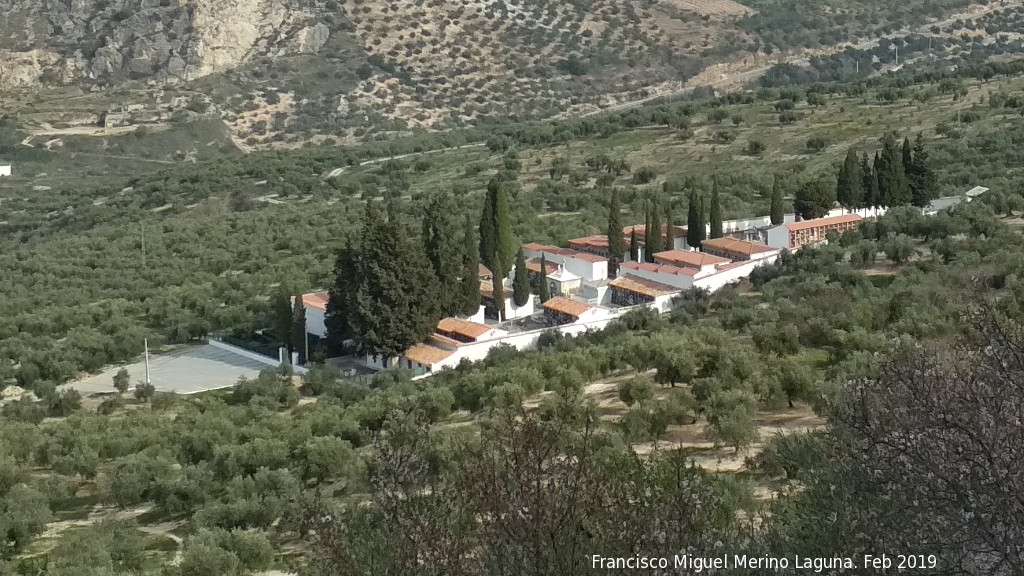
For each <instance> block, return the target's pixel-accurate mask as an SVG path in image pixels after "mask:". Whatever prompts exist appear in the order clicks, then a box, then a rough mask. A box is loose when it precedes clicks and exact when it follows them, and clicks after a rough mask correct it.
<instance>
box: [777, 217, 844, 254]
mask: <svg viewBox="0 0 1024 576" xmlns="http://www.w3.org/2000/svg"><path fill="white" fill-rule="evenodd" d="M863 220H864V219H863V218H862V217H861V216H860V215H858V214H845V215H843V216H830V217H825V218H816V219H814V220H804V221H802V222H793V223H792V224H782V225H781V226H776V227H774V228H771V229H770V230H768V234H767V236H768V238H767V240H768V242H767V244H768V245H769V246H771V247H772V248H778V249H779V250H799V249H800V248H802V247H804V246H811V245H814V244H817V243H819V242H823V241H824V240H825V236H826V235H827V234H828V233H829V232H835V233H837V234H843V233H844V232H846V231H848V230H853V229H854V228H856V227H857V226H859V225H860V223H861V222H862V221H863Z"/></svg>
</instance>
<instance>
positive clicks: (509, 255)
mask: <svg viewBox="0 0 1024 576" xmlns="http://www.w3.org/2000/svg"><path fill="white" fill-rule="evenodd" d="M505 188H506V185H504V184H499V185H498V191H497V193H496V194H495V197H494V265H495V266H496V267H497V270H495V269H493V268H492V270H493V271H494V273H496V274H497V273H499V271H500V273H501V277H502V278H507V277H508V273H509V271H510V270H512V264H513V263H515V259H516V242H515V238H513V236H512V219H511V216H510V215H509V205H508V192H507V191H506V189H505Z"/></svg>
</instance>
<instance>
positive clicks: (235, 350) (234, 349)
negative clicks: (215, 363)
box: [209, 338, 308, 374]
mask: <svg viewBox="0 0 1024 576" xmlns="http://www.w3.org/2000/svg"><path fill="white" fill-rule="evenodd" d="M209 343H210V346H213V347H214V348H220V349H221V350H226V351H228V352H231V353H232V354H238V355H239V356H244V357H246V358H248V359H250V360H255V361H257V362H261V363H263V364H266V365H267V366H273V367H274V368H277V367H278V366H280V365H281V363H280V362H278V361H276V360H274V359H273V358H271V357H270V356H264V355H263V354H257V353H255V352H250V351H249V350H246V349H245V348H239V347H238V346H232V345H231V344H227V343H225V342H221V341H220V340H214V339H212V338H211V339H210V340H209ZM292 371H293V372H295V373H296V374H305V373H306V372H307V371H308V370H307V369H306V368H305V367H303V366H292Z"/></svg>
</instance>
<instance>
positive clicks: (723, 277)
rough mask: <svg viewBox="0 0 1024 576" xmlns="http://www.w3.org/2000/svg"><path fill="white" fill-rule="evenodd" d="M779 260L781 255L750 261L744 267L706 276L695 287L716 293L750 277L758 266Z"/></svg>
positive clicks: (697, 281) (740, 266)
mask: <svg viewBox="0 0 1024 576" xmlns="http://www.w3.org/2000/svg"><path fill="white" fill-rule="evenodd" d="M778 259H779V255H778V254H775V255H773V256H772V257H770V258H762V259H760V260H748V261H746V262H744V263H743V264H742V265H739V266H736V267H735V268H730V269H728V270H722V271H720V272H718V273H715V274H712V275H710V276H706V277H704V278H701V279H699V280H696V281H695V282H694V286H696V287H697V288H703V289H705V290H708V291H709V292H714V291H716V290H718V289H720V288H722V287H723V286H726V285H728V284H732V283H733V282H738V281H739V280H741V279H743V278H746V277H748V276H750V274H751V273H752V272H753V271H754V268H757V267H758V266H765V265H768V264H771V263H772V262H775V261H776V260H778Z"/></svg>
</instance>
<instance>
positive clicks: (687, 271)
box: [619, 262, 700, 278]
mask: <svg viewBox="0 0 1024 576" xmlns="http://www.w3.org/2000/svg"><path fill="white" fill-rule="evenodd" d="M619 269H620V270H643V271H645V272H656V273H658V274H669V275H671V276H686V277H688V278H693V277H694V276H696V275H697V274H698V273H699V272H700V270H698V269H697V268H680V267H679V266H672V265H669V264H651V263H650V262H623V263H622V264H619Z"/></svg>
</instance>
